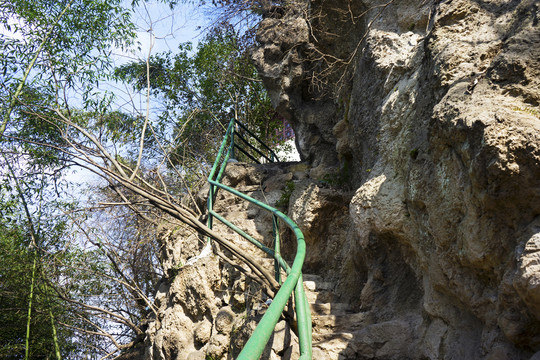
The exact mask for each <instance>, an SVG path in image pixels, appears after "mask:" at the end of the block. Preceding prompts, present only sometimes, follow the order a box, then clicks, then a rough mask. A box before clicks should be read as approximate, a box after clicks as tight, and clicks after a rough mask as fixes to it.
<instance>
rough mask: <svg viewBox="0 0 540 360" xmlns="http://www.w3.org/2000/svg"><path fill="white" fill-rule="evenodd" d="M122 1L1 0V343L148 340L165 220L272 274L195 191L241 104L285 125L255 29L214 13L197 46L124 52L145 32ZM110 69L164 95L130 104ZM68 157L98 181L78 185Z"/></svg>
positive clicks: (46, 345) (102, 347)
mask: <svg viewBox="0 0 540 360" xmlns="http://www.w3.org/2000/svg"><path fill="white" fill-rule="evenodd" d="M168 3H169V5H170V6H171V7H173V6H175V5H176V2H168ZM240 3H241V2H237V4H236V5H238V4H240ZM137 4H139V5H141V6H146V3H145V2H139V1H133V2H132V4H131V6H137ZM125 5H126V3H125V2H121V1H120V0H112V1H111V0H59V1H49V0H40V1H38V2H36V1H29V0H20V1H11V2H8V1H1V2H0V9H1V11H0V25H1V26H2V27H3V29H4V31H3V33H2V34H1V35H0V64H1V67H0V69H1V71H0V78H1V80H2V81H1V82H0V83H1V84H0V98H1V99H2V105H1V108H0V115H1V125H0V153H1V157H0V164H1V168H0V214H1V221H0V261H1V262H0V323H3V324H9V326H5V327H3V328H2V329H0V357H5V358H13V359H20V358H25V359H33V358H56V359H60V358H73V359H78V358H81V357H82V354H84V356H85V357H87V358H92V359H93V358H112V357H114V356H116V355H117V354H118V353H119V351H122V350H124V349H126V348H128V347H130V346H134V345H135V344H137V343H139V342H140V341H141V340H142V338H143V337H144V324H145V321H146V319H147V318H148V317H149V316H151V315H152V313H153V312H154V311H155V309H154V305H153V300H152V299H153V295H154V292H155V291H156V287H157V286H158V284H159V281H160V278H161V277H162V276H166V274H164V273H163V269H162V267H161V264H160V261H159V244H158V242H157V241H156V237H157V229H158V227H159V226H160V225H161V224H162V223H163V222H169V223H171V224H173V226H178V225H179V224H183V225H184V226H185V225H187V226H191V227H192V228H194V229H195V230H197V231H198V232H199V233H200V234H201V239H202V236H203V235H204V236H210V237H212V238H213V239H215V240H216V241H218V242H219V243H220V244H221V245H222V246H223V247H224V248H225V249H228V250H230V251H231V253H232V254H234V256H235V257H237V258H239V259H243V261H246V262H247V263H248V264H250V267H251V269H252V271H253V272H254V273H255V274H257V275H258V276H259V277H260V278H261V279H262V280H261V282H262V283H265V281H266V285H265V286H266V287H267V288H268V289H271V288H272V286H275V284H273V283H272V282H271V281H270V280H268V279H272V276H271V275H269V274H267V272H266V271H265V270H264V269H262V268H260V267H257V264H255V263H254V262H253V261H252V259H250V257H249V254H246V253H244V252H243V251H242V250H241V249H239V248H237V247H235V246H234V245H233V244H232V243H230V242H228V241H227V239H225V238H223V237H222V236H221V235H220V234H217V233H215V232H213V231H212V230H210V229H208V228H207V227H206V226H205V225H204V224H203V223H202V222H201V217H200V215H201V212H200V210H199V209H197V208H196V205H195V204H196V202H195V199H194V191H196V190H197V189H198V187H200V185H201V184H202V182H203V180H204V179H205V175H206V173H207V171H208V165H209V164H210V163H211V162H212V161H213V156H214V155H215V151H216V148H217V147H218V146H217V144H218V142H219V141H220V140H221V137H222V135H223V129H224V125H225V124H226V123H227V122H228V121H229V120H230V118H231V117H237V118H238V119H240V120H241V121H243V122H244V123H246V124H247V125H248V126H249V128H250V129H251V130H252V131H254V132H255V133H257V134H258V135H260V136H261V137H263V138H265V139H268V140H271V141H272V139H273V135H274V134H275V131H274V129H275V128H276V127H278V126H280V125H281V121H280V120H279V117H277V116H276V115H275V113H274V112H273V110H272V108H271V106H270V102H269V99H268V96H267V95H266V93H265V91H264V88H263V86H262V83H261V81H260V80H259V79H258V77H257V73H256V71H255V69H254V67H253V65H252V64H251V62H250V59H249V49H250V46H252V42H251V41H252V40H251V39H252V38H251V37H249V36H244V35H243V34H244V33H243V32H242V31H240V30H239V29H238V28H237V27H235V26H232V25H230V24H228V25H227V23H226V22H220V23H219V26H217V27H214V28H212V30H210V31H209V32H207V33H206V35H205V36H204V37H203V39H202V40H201V41H200V42H199V43H198V44H197V45H195V46H194V45H192V44H191V43H184V44H181V45H180V47H179V49H178V50H177V51H176V52H168V53H158V54H155V55H152V56H149V57H148V58H146V59H142V60H139V61H134V62H131V63H128V64H125V65H123V66H120V67H118V68H115V66H114V58H113V57H112V52H113V50H114V49H122V50H127V49H128V48H129V47H130V46H132V45H133V44H134V43H135V36H136V26H135V24H134V23H133V21H132V9H131V8H126V7H124V6H125ZM218 5H219V4H218ZM221 5H223V4H221ZM256 16H257V15H256ZM244 30H245V29H244ZM113 80H114V81H117V82H118V83H119V84H120V83H122V84H124V85H126V86H128V87H129V86H132V87H133V88H134V90H135V91H138V92H140V93H141V95H142V96H143V98H145V100H147V101H148V102H150V101H158V102H159V103H160V104H161V109H162V111H159V112H155V113H152V114H151V113H150V111H149V109H150V107H148V111H147V112H146V114H145V113H141V112H140V111H132V112H130V111H125V110H124V109H123V108H121V107H120V106H118V105H117V96H116V94H114V92H111V91H104V90H103V89H102V88H101V87H100V84H103V83H104V82H108V83H109V84H112V81H113ZM74 167H78V168H79V169H85V170H86V171H89V172H92V173H94V174H96V175H97V176H99V177H100V178H101V179H102V182H101V183H99V185H95V184H93V185H90V184H87V185H86V187H87V190H86V192H84V191H83V189H82V188H81V187H76V186H75V185H74V184H72V183H70V182H69V181H68V178H67V177H66V176H67V175H68V173H69V172H70V171H72V169H73V168H74ZM78 198H82V200H81V199H78ZM222 255H223V254H222ZM265 279H266V280H265ZM269 291H270V290H269Z"/></svg>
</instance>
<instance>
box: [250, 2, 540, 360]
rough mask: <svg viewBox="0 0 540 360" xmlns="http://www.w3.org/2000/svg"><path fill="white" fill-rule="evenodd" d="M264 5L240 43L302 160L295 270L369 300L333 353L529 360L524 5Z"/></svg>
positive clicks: (534, 97)
mask: <svg viewBox="0 0 540 360" xmlns="http://www.w3.org/2000/svg"><path fill="white" fill-rule="evenodd" d="M280 14H281V15H279V16H273V17H272V16H270V17H268V18H266V19H265V20H263V22H262V23H261V25H260V29H259V32H258V41H259V43H260V47H259V48H258V49H257V50H256V51H255V53H254V55H253V57H254V60H255V62H256V64H257V66H258V68H259V70H260V73H261V75H262V76H263V78H264V81H265V84H266V86H267V87H268V89H269V90H270V91H271V97H272V101H273V103H274V105H275V106H276V107H277V108H278V109H279V110H280V111H281V113H282V114H283V115H284V116H286V117H287V118H288V119H289V120H290V122H291V123H292V124H293V127H294V128H295V131H296V135H297V140H298V141H297V143H298V146H299V148H300V152H301V153H302V155H303V158H304V159H305V160H306V161H307V162H308V163H309V165H310V167H311V170H310V172H309V174H310V177H311V180H310V181H311V182H309V183H302V184H298V186H297V187H296V188H295V191H294V192H293V194H292V196H291V202H290V206H289V212H290V214H292V216H293V219H294V220H295V221H296V222H297V223H298V224H299V225H300V226H301V228H302V230H303V231H304V232H305V233H306V235H307V242H308V251H309V254H308V259H307V263H306V268H307V269H308V271H311V272H317V273H318V274H319V275H321V276H323V277H324V278H325V279H327V280H328V281H331V282H332V283H334V284H335V291H336V293H337V294H339V296H340V297H341V301H344V302H348V303H349V304H351V305H352V306H354V307H355V311H357V312H359V313H360V312H363V313H365V314H370V316H369V317H367V318H368V319H369V320H365V321H364V323H363V326H362V328H361V329H360V330H354V331H351V332H350V333H351V334H352V336H350V337H347V340H346V341H345V340H344V341H345V342H346V343H347V346H346V347H345V348H343V347H342V348H341V350H339V352H338V354H337V355H335V356H336V357H335V358H337V356H338V355H341V356H343V357H345V358H358V359H363V358H370V359H371V358H376V359H388V358H392V359H404V358H410V359H528V358H530V357H531V356H532V355H533V354H534V353H536V352H537V351H539V350H540V265H539V264H540V217H539V216H538V215H540V135H539V134H540V133H539V130H540V110H539V107H538V105H539V102H540V25H539V17H540V10H539V5H538V3H537V2H535V1H512V0H491V1H488V0H453V1H435V2H434V1H423V2H422V1H407V0H402V1H397V0H396V1H390V2H387V1H367V0H366V1H337V0H336V1H332V0H317V1H310V2H302V3H299V4H296V7H295V8H294V11H289V12H288V13H285V15H283V12H281V13H280ZM340 189H341V190H340ZM343 189H345V190H343ZM347 190H351V191H350V192H348V191H347ZM404 334H405V335H404ZM536 356H540V355H536ZM321 358H322V357H321Z"/></svg>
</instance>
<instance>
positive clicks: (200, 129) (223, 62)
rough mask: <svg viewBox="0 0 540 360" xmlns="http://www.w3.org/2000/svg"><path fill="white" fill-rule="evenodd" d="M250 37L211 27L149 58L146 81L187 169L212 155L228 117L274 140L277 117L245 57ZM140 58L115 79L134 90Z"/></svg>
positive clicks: (141, 72) (141, 84) (141, 82)
mask: <svg viewBox="0 0 540 360" xmlns="http://www.w3.org/2000/svg"><path fill="white" fill-rule="evenodd" d="M251 45H252V44H251V42H250V38H249V37H247V36H246V37H241V36H240V35H238V33H237V32H236V31H235V30H234V28H233V27H232V26H229V27H220V28H215V29H214V30H212V31H211V32H210V33H208V34H207V36H206V37H205V38H204V39H203V41H201V42H200V43H199V44H198V46H197V48H196V49H193V46H192V44H191V43H184V44H181V45H180V48H179V52H178V53H177V54H174V55H173V54H172V53H171V52H168V53H163V54H158V55H154V56H152V57H151V58H150V59H149V70H150V71H149V74H150V87H151V90H152V93H153V95H154V96H155V97H157V98H158V99H160V100H161V101H162V102H163V103H164V107H165V111H164V112H163V113H162V114H161V117H160V120H161V121H162V122H164V123H167V124H170V126H169V127H168V129H169V130H171V128H172V136H171V146H173V147H174V150H173V153H172V155H171V158H172V162H173V163H174V164H176V165H181V166H182V167H183V168H184V169H188V172H189V171H196V169H197V168H200V164H201V163H203V162H205V161H209V160H211V159H213V157H214V156H215V151H216V149H217V148H218V147H219V142H220V141H221V139H222V136H223V133H224V128H225V127H226V126H227V124H228V122H229V121H230V119H231V118H233V117H238V118H239V119H240V120H241V121H242V122H243V123H245V124H247V126H248V127H249V128H250V130H251V131H253V132H254V133H255V134H257V135H258V136H259V137H261V138H263V139H265V140H266V141H273V140H275V129H276V128H278V127H280V126H281V125H282V124H281V120H280V118H279V117H278V116H277V115H276V113H275V112H274V110H273V109H272V106H271V104H270V99H269V97H268V96H267V94H266V91H265V89H264V87H263V85H262V82H261V81H260V79H259V78H258V75H257V71H256V69H255V67H254V66H253V64H252V63H251V60H250V59H249V49H250V46H251ZM146 74H147V68H146V63H145V62H137V63H130V64H127V65H124V66H121V67H120V68H118V69H117V70H116V75H117V76H118V78H119V79H121V80H124V81H128V82H130V83H131V84H132V85H133V86H134V87H136V88H137V89H138V90H143V89H144V88H145V87H146V84H147V78H146Z"/></svg>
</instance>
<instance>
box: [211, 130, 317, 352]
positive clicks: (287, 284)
mask: <svg viewBox="0 0 540 360" xmlns="http://www.w3.org/2000/svg"><path fill="white" fill-rule="evenodd" d="M240 130H243V131H244V132H245V133H246V134H248V135H250V137H251V139H253V140H254V141H255V142H256V143H257V144H258V145H259V146H260V147H262V148H264V149H265V150H266V151H267V152H266V153H265V152H263V151H261V150H260V149H259V148H257V147H256V146H254V145H252V144H251V143H250V142H249V141H248V140H247V139H246V138H245V137H244V136H243V135H242V134H241V131H240ZM236 139H241V140H242V143H243V144H244V145H247V147H248V148H249V149H248V150H246V149H245V148H243V147H241V146H240V145H239V144H238V142H237V141H236ZM226 149H227V151H226V152H225V150H226ZM235 149H238V150H240V151H241V152H242V153H243V154H244V155H246V156H247V157H248V158H249V159H251V160H252V161H254V162H257V163H260V161H259V160H257V157H256V156H257V155H258V156H259V159H261V158H264V159H266V160H267V161H270V162H273V161H279V159H278V157H277V155H276V154H275V153H274V152H273V151H272V149H271V148H269V147H268V146H267V145H265V144H264V143H263V142H262V141H261V140H260V139H259V138H258V137H257V136H256V135H255V134H253V133H252V132H251V131H249V130H248V129H247V128H246V127H245V126H244V125H242V124H241V123H240V122H238V121H236V120H235V119H233V120H231V121H230V123H229V126H228V128H227V132H226V133H225V137H224V138H223V142H222V143H221V147H220V148H219V152H218V155H217V157H216V161H215V162H214V166H213V167H212V171H211V172H210V176H209V177H208V182H209V183H210V190H209V194H208V221H207V225H208V227H209V228H212V225H213V219H214V218H216V219H217V220H219V221H221V222H222V223H223V224H225V225H227V226H228V227H230V228H231V229H232V230H234V231H235V232H236V233H238V234H239V235H241V236H242V237H244V238H245V239H247V240H248V241H249V242H251V243H253V244H254V245H255V246H257V247H258V248H259V249H261V250H263V251H264V252H266V253H267V254H268V255H270V256H272V257H273V258H274V271H275V277H276V281H277V282H278V283H279V284H281V286H280V288H279V291H278V292H277V294H276V295H275V297H274V299H273V301H272V303H271V304H270V306H269V307H268V309H267V311H266V313H265V314H264V316H263V317H262V319H261V321H260V322H259V325H258V326H257V327H256V328H255V331H254V332H253V334H252V336H251V337H250V338H249V340H248V341H247V343H246V345H245V346H244V348H243V349H242V351H241V352H240V355H239V356H238V358H237V359H240V360H247V359H250V360H251V359H259V358H260V357H261V355H262V352H263V351H264V348H265V347H266V344H267V343H268V340H269V339H270V337H271V336H272V333H273V332H274V329H275V327H276V324H277V322H278V321H279V318H280V316H281V314H282V313H283V311H284V309H285V307H286V305H287V303H288V302H289V299H290V297H291V295H292V293H293V291H294V303H295V308H296V319H297V323H298V339H299V343H300V359H302V360H308V359H311V343H312V340H311V312H310V310H309V305H308V302H307V298H306V294H305V292H304V284H303V281H302V266H303V264H304V259H305V256H306V242H305V240H304V235H303V234H302V231H300V229H299V228H298V226H297V225H296V224H295V223H294V222H293V221H292V220H291V219H290V218H289V217H288V216H287V215H285V214H283V213H282V212H281V211H279V210H277V209H274V208H273V207H271V206H269V205H267V204H265V203H263V202H260V201H258V200H256V199H253V198H252V197H250V196H248V195H246V194H244V193H241V192H240V191H238V190H235V189H233V188H231V187H229V186H226V185H223V184H222V183H221V179H222V178H223V174H224V173H225V169H226V167H227V163H228V162H229V160H231V159H234V150H235ZM250 150H251V151H253V152H255V153H256V154H257V155H253V154H252V153H250V152H249V151H250ZM219 189H223V190H225V191H228V192H230V193H232V194H234V195H236V196H238V197H240V198H242V199H244V200H246V201H249V202H250V203H252V204H255V205H257V206H259V207H261V208H263V209H265V210H267V211H269V212H271V213H272V224H273V233H274V249H270V248H268V247H266V246H265V245H263V244H262V243H261V242H259V241H257V240H255V239H254V238H253V237H252V236H250V235H248V234H247V233H246V232H245V231H243V230H242V229H240V228H239V227H237V226H236V225H234V224H232V223H231V222H230V221H228V220H227V219H225V218H224V217H222V216H220V215H219V214H218V213H216V212H215V211H214V202H215V200H216V195H217V191H218V190H219ZM278 219H281V220H283V222H285V224H286V225H287V226H288V227H289V228H290V229H291V230H292V231H293V233H294V234H295V236H296V241H297V250H296V256H295V258H294V261H293V264H292V266H291V267H289V265H288V264H287V263H286V262H285V260H284V259H283V258H282V257H281V249H280V247H281V244H280V238H279V228H278V222H279V220H278ZM209 241H210V240H209ZM280 269H283V270H285V273H286V274H287V278H286V279H285V281H284V282H283V283H282V282H281V271H280Z"/></svg>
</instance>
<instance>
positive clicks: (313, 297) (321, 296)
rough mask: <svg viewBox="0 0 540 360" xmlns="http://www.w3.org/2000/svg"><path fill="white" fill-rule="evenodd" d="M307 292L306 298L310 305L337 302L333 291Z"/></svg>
mask: <svg viewBox="0 0 540 360" xmlns="http://www.w3.org/2000/svg"><path fill="white" fill-rule="evenodd" d="M305 290H306V298H307V301H308V303H310V304H324V303H332V302H334V300H335V297H336V296H335V294H334V293H333V292H332V291H326V290H322V291H310V290H308V289H305Z"/></svg>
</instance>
